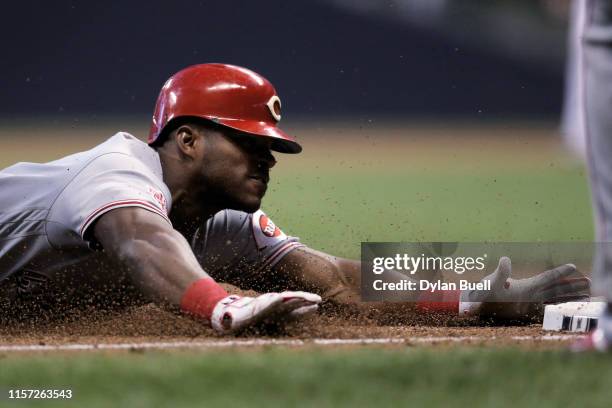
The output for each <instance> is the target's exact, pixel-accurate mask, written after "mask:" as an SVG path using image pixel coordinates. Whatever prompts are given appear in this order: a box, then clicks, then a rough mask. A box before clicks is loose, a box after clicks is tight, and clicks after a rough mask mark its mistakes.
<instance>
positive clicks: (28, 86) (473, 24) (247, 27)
mask: <svg viewBox="0 0 612 408" xmlns="http://www.w3.org/2000/svg"><path fill="white" fill-rule="evenodd" d="M457 3H462V4H463V5H457ZM492 3H496V7H495V8H493V7H484V6H482V7H477V6H478V5H479V2H477V1H471V2H470V1H467V0H465V1H463V2H459V1H455V2H453V5H451V6H448V7H446V8H445V9H444V12H443V13H442V14H438V15H437V17H436V18H435V19H432V20H425V19H424V17H423V18H422V16H421V15H419V14H418V13H417V14H414V13H413V12H411V13H412V14H410V13H408V12H406V11H405V10H406V9H409V8H410V7H412V6H413V4H412V5H411V4H408V3H406V2H403V3H402V2H401V1H397V0H396V1H380V2H376V4H374V3H372V2H364V1H357V0H356V1H355V3H352V4H351V2H342V1H333V0H327V1H323V0H320V1H288V0H264V1H179V2H168V1H160V0H151V1H147V2H112V1H110V2H79V1H65V0H59V1H46V2H43V1H37V2H34V1H26V2H22V3H19V4H18V5H16V4H11V5H10V6H6V5H3V12H2V15H3V19H2V27H1V28H0V30H1V34H2V42H3V46H2V48H3V53H2V54H3V56H2V62H1V66H0V86H1V87H2V94H3V96H4V97H3V98H0V116H2V117H4V118H5V119H6V118H9V119H10V118H11V117H16V116H19V115H32V114H35V115H58V116H69V117H70V116H78V115H105V114H113V115H115V114H143V113H149V112H150V111H151V109H152V107H153V105H154V102H155V98H156V96H157V92H158V91H159V88H160V87H161V85H162V84H163V82H164V81H165V80H166V78H167V77H168V76H170V75H171V74H172V73H174V72H175V71H177V70H179V69H181V68H183V67H185V66H187V65H191V64H195V63H202V62H227V63H232V64H237V65H242V66H246V67H248V68H251V69H253V70H255V71H257V72H259V73H261V74H262V75H264V76H266V77H267V78H268V79H270V80H271V81H272V82H273V83H274V84H275V86H276V88H277V91H278V92H279V95H280V96H281V98H282V100H283V107H284V111H285V113H286V114H287V115H288V116H292V115H293V116H296V117H299V116H318V117H332V118H334V117H345V116H355V115H359V116H362V117H364V118H365V117H368V118H369V117H372V118H375V117H382V116H387V115H392V116H396V117H400V118H401V117H440V116H443V117H465V118H468V119H469V118H481V117H490V118H500V117H501V118H505V117H513V118H514V117H526V118H542V117H544V118H553V117H556V116H557V115H558V113H559V111H560V108H561V101H562V90H563V89H562V88H563V87H562V78H563V68H564V67H563V48H564V47H563V44H564V36H565V34H564V22H563V21H557V20H555V19H554V18H551V17H550V16H548V17H547V16H546V14H545V13H543V12H542V10H541V9H540V8H538V7H534V6H532V5H533V4H536V3H537V2H529V3H531V4H528V3H527V2H521V1H518V2H515V3H514V5H513V6H509V4H510V3H508V2H488V4H489V5H490V4H492ZM517 3H518V4H520V5H522V7H520V8H517V7H516V4H517ZM355 4H357V5H363V4H365V5H366V6H369V7H370V8H369V9H367V8H364V7H362V8H361V9H354V7H353V6H354V5H355ZM482 4H484V2H480V5H482ZM468 6H471V8H470V7H468ZM402 7H403V8H402ZM372 10H374V11H372ZM401 10H404V11H401ZM483 10H484V12H486V13H488V14H486V13H483ZM400 11H401V12H400ZM402 13H403V14H402ZM404 15H406V16H408V17H410V18H403V17H402V16H404ZM517 15H518V16H527V17H526V18H524V19H522V20H521V21H523V22H524V21H527V20H529V21H532V23H530V24H528V25H527V26H526V27H532V28H534V30H532V31H533V32H529V30H528V29H525V28H524V27H522V26H521V25H515V26H513V23H512V20H510V21H508V18H510V17H513V16H517ZM400 17H402V18H400ZM496 18H497V19H498V20H495V19H496ZM561 20H562V19H561ZM495 21H500V22H506V23H507V24H506V26H505V32H507V33H508V34H504V36H502V37H503V40H501V41H500V40H499V38H498V37H499V36H497V35H496V34H499V30H497V29H496V28H495V27H494V26H495V25H498V26H500V27H501V26H502V25H503V24H502V23H499V24H497V23H495ZM517 21H518V20H517ZM492 22H493V23H492ZM502 37H500V38H502ZM544 38H547V39H552V40H551V41H543V40H542V39H544ZM534 44H535V47H536V48H535V49H533V47H532V46H534ZM538 46H539V47H540V48H539V49H538V48H537V47H538ZM528 47H532V49H531V54H529V53H521V50H523V49H526V48H528ZM516 50H519V52H518V53H517V52H516ZM530 55H531V56H530Z"/></svg>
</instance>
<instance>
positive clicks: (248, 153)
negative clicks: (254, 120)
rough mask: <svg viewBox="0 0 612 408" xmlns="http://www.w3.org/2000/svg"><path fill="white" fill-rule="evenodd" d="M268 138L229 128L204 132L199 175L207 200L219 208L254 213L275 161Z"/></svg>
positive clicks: (204, 198) (264, 190)
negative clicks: (200, 175) (201, 177)
mask: <svg viewBox="0 0 612 408" xmlns="http://www.w3.org/2000/svg"><path fill="white" fill-rule="evenodd" d="M270 144H271V142H270V140H269V139H268V138H263V137H257V136H250V135H247V134H244V133H240V132H236V131H233V130H231V129H215V130H207V131H206V135H205V143H204V151H203V156H202V157H203V160H202V167H201V174H202V176H203V180H202V181H203V183H204V185H205V194H206V197H202V199H203V200H205V201H208V202H209V203H211V200H213V202H214V204H215V205H217V206H218V207H219V208H231V209H235V210H241V211H246V212H254V211H257V210H258V209H259V207H260V205H261V199H262V198H263V196H264V194H265V193H266V190H267V188H268V182H269V180H270V168H272V166H274V164H275V163H276V160H275V159H274V156H272V154H271V152H270Z"/></svg>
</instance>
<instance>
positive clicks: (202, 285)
mask: <svg viewBox="0 0 612 408" xmlns="http://www.w3.org/2000/svg"><path fill="white" fill-rule="evenodd" d="M227 296H228V293H227V292H226V291H225V289H223V288H222V287H221V286H219V284H218V283H217V282H215V281H214V280H213V279H211V278H203V279H199V280H197V281H195V282H193V283H192V284H191V285H189V287H188V288H187V290H186V291H185V293H184V294H183V298H182V299H181V310H182V311H183V312H185V313H190V314H193V315H195V316H198V317H201V318H204V319H206V320H208V321H210V316H211V315H212V312H213V309H214V308H215V306H216V304H217V303H218V302H219V301H220V300H221V299H223V298H225V297H227Z"/></svg>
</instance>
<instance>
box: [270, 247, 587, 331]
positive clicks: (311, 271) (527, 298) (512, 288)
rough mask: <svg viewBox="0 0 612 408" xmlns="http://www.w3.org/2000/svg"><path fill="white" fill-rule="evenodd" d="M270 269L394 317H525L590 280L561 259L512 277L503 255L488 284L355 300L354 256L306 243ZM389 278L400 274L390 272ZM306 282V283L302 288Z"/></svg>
mask: <svg viewBox="0 0 612 408" xmlns="http://www.w3.org/2000/svg"><path fill="white" fill-rule="evenodd" d="M275 269H276V270H277V271H278V272H280V273H282V274H283V275H284V276H286V277H287V278H286V279H287V281H288V282H289V283H290V284H293V285H294V286H292V287H295V288H300V289H302V288H304V290H310V291H312V292H315V293H319V294H320V295H321V296H322V297H323V298H324V300H326V301H329V302H332V303H334V304H337V305H339V306H341V307H342V306H343V307H347V308H352V309H354V310H357V311H366V312H368V313H370V314H371V312H372V311H375V312H378V313H382V314H391V315H396V319H393V320H397V321H401V320H402V318H409V317H410V316H406V315H405V314H406V313H411V314H412V315H414V314H415V313H446V314H448V313H450V314H454V315H458V316H466V315H469V316H481V317H490V318H494V319H513V320H525V319H532V318H534V317H538V316H541V312H542V307H543V305H544V304H546V303H556V302H561V301H571V300H580V299H584V298H586V297H588V296H589V294H590V281H589V279H588V278H586V277H585V276H584V275H583V274H582V273H580V272H579V271H577V270H576V268H575V267H574V266H573V265H571V264H567V265H562V266H559V267H557V268H554V269H551V270H549V271H545V272H542V273H540V274H538V275H536V276H534V277H532V278H528V279H512V278H511V277H510V275H511V272H512V267H511V262H510V259H509V258H507V257H503V258H501V259H500V261H499V265H498V267H497V268H496V270H495V271H494V272H493V273H492V274H491V275H489V276H487V277H485V278H484V279H487V280H490V281H491V290H484V291H476V290H475V291H438V292H436V293H433V294H432V293H430V292H426V293H422V292H417V291H410V292H407V293H404V294H400V295H398V296H412V298H397V299H389V300H393V302H368V303H362V302H360V284H361V278H360V276H361V274H360V269H361V264H360V262H359V261H352V260H348V259H343V258H338V257H334V256H331V255H328V254H325V253H323V252H320V251H315V250H313V249H309V248H299V249H296V250H294V251H292V252H291V253H289V254H287V255H286V256H285V257H284V258H283V259H282V260H281V261H280V262H279V263H278V264H277V265H276V266H275ZM389 278H391V279H396V280H397V281H399V280H401V279H406V276H405V275H403V274H400V273H396V276H393V275H391V276H390V277H389ZM306 288H307V289H306ZM386 317H387V318H386V319H385V320H388V317H389V316H386Z"/></svg>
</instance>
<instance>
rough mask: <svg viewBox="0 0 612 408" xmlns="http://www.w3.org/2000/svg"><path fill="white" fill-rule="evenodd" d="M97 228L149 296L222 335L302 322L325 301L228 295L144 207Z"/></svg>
mask: <svg viewBox="0 0 612 408" xmlns="http://www.w3.org/2000/svg"><path fill="white" fill-rule="evenodd" d="M93 228H94V230H93V234H94V237H95V238H96V239H97V241H98V242H99V243H100V244H101V245H102V247H103V248H104V251H106V252H107V253H108V255H109V256H110V257H111V258H113V259H115V260H116V261H118V262H119V263H120V264H122V265H123V266H124V267H126V268H127V270H128V271H129V273H130V275H131V278H132V280H133V282H134V284H135V285H136V286H137V287H138V288H140V290H142V291H143V293H144V294H145V295H148V296H149V297H150V298H151V299H153V300H155V301H158V302H164V303H170V304H173V305H175V306H179V307H180V308H181V310H182V311H183V312H186V313H189V314H192V315H195V316H197V317H200V318H202V319H204V320H207V321H210V322H211V325H212V327H213V328H214V329H215V330H216V331H218V332H220V333H229V332H235V331H239V330H241V329H244V328H246V327H249V326H252V325H254V324H257V323H260V322H262V321H265V320H275V321H278V320H283V319H285V318H295V317H300V316H303V315H306V314H309V313H311V312H313V311H315V310H316V308H317V304H318V303H319V302H320V301H321V298H320V297H319V296H318V295H315V294H312V293H305V292H282V293H266V294H264V295H261V296H258V297H256V298H250V297H239V296H229V295H228V293H227V292H226V291H225V290H224V289H223V288H222V287H221V286H219V285H218V284H217V283H216V282H215V281H214V280H213V279H212V278H210V276H208V274H206V272H205V271H204V270H203V269H202V268H201V267H200V265H199V263H198V261H197V260H196V258H195V255H194V254H193V252H192V250H191V248H190V246H189V244H188V243H187V241H186V240H185V238H184V237H183V236H182V235H181V234H180V233H179V232H178V231H176V230H174V229H173V228H172V226H171V225H170V224H169V223H168V222H167V221H166V220H164V219H163V218H161V217H160V216H158V215H156V214H154V213H152V212H150V211H147V210H144V209H142V208H138V207H127V208H118V209H115V210H112V211H110V212H108V213H106V214H104V215H103V216H101V217H100V219H99V220H98V221H97V223H96V224H95V226H94V227H93Z"/></svg>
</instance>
